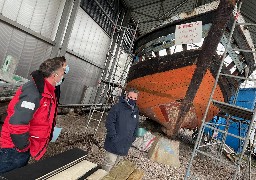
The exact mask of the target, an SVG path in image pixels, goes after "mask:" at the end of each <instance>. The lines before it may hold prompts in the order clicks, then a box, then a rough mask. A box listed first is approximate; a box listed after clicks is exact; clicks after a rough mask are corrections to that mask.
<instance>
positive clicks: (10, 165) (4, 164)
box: [0, 148, 30, 174]
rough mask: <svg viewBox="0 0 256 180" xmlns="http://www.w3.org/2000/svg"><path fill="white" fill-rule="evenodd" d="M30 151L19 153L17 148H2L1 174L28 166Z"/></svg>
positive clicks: (0, 158) (0, 154)
mask: <svg viewBox="0 0 256 180" xmlns="http://www.w3.org/2000/svg"><path fill="white" fill-rule="evenodd" d="M29 158H30V153H29V151H27V152H18V151H17V150H16V149H15V148H0V174H3V173H6V172H8V171H11V170H13V169H17V168H20V167H23V166H26V165H27V164H28V161H29Z"/></svg>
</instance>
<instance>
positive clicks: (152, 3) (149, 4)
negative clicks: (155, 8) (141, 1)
mask: <svg viewBox="0 0 256 180" xmlns="http://www.w3.org/2000/svg"><path fill="white" fill-rule="evenodd" d="M162 1H163V0H160V1H156V2H151V3H148V4H145V5H141V6H138V7H135V8H132V9H131V10H132V11H134V10H136V9H140V8H143V7H146V6H151V5H154V4H158V3H160V2H162Z"/></svg>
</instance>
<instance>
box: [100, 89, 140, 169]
mask: <svg viewBox="0 0 256 180" xmlns="http://www.w3.org/2000/svg"><path fill="white" fill-rule="evenodd" d="M137 99H138V91H137V90H136V89H129V90H128V91H126V96H125V97H123V98H120V100H119V103H117V104H115V105H114V106H113V107H112V108H111V109H110V111H109V113H108V116H107V120H106V124H105V125H106V128H107V135H106V139H105V143H104V148H105V150H106V157H105V161H104V164H103V169H105V170H106V171H110V169H111V168H112V167H113V166H114V165H115V164H117V163H118V162H119V161H120V159H121V158H122V156H126V155H127V154H128V151H129V148H130V147H131V145H132V143H133V142H134V140H135V139H136V131H137V128H138V124H139V110H138V107H137V106H136V101H137Z"/></svg>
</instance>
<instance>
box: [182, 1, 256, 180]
mask: <svg viewBox="0 0 256 180" xmlns="http://www.w3.org/2000/svg"><path fill="white" fill-rule="evenodd" d="M241 6H242V1H239V2H238V3H237V12H236V15H239V14H240V9H241ZM241 25H250V26H252V25H254V26H255V25H256V24H249V23H239V22H238V20H237V17H236V18H235V20H234V23H233V26H232V29H231V31H230V35H229V39H228V41H227V44H226V47H225V51H224V54H223V56H222V60H221V64H220V67H219V70H218V73H217V76H216V79H215V83H214V86H213V89H212V92H211V95H210V98H209V101H208V104H207V107H206V110H205V113H204V117H203V119H202V125H201V127H200V130H199V133H198V136H197V140H196V143H195V146H194V150H193V152H192V157H191V159H190V161H189V164H188V167H187V170H186V174H185V178H184V179H185V180H186V179H194V178H196V177H194V176H196V175H195V174H193V171H192V169H193V163H194V162H193V160H194V159H195V157H196V156H197V155H198V154H201V155H204V156H206V157H209V158H211V159H212V160H213V161H211V162H212V163H216V165H223V164H224V165H227V166H228V167H231V168H232V169H233V170H234V173H233V174H232V178H233V179H238V178H240V177H241V176H242V174H243V177H245V176H247V177H248V178H247V179H251V155H252V153H253V151H254V144H255V142H254V141H255V118H256V113H255V112H256V108H255V106H254V107H253V110H251V109H247V108H243V107H241V106H238V105H237V104H236V99H237V94H238V91H239V87H238V89H237V90H236V92H235V93H234V96H233V97H232V98H231V99H230V100H229V102H228V103H227V102H220V101H217V100H215V99H213V96H214V92H215V90H216V87H217V83H218V80H219V77H220V76H224V77H225V78H232V79H233V80H238V81H240V82H241V81H245V82H247V81H255V80H254V78H252V79H251V78H249V77H248V75H245V77H242V76H239V75H230V74H226V73H223V71H222V70H223V64H224V60H225V58H226V55H227V53H228V51H230V50H232V51H239V52H250V53H255V51H253V50H251V51H249V50H243V49H235V48H232V47H231V40H232V35H233V32H234V30H235V27H236V26H241ZM244 70H245V71H248V69H246V68H245V69H244ZM253 104H254V105H255V101H254V102H253ZM210 106H215V107H217V108H218V109H219V110H220V112H222V115H223V114H224V116H225V118H226V123H225V124H221V125H220V124H218V125H216V124H214V123H211V122H206V117H207V114H208V111H209V109H210ZM220 117H221V116H220ZM231 120H233V121H231ZM234 121H236V122H239V124H241V123H244V124H246V126H247V128H246V130H245V133H244V134H241V133H240V132H239V134H238V135H237V134H234V133H232V132H230V131H229V127H230V125H231V123H232V122H234ZM217 126H223V127H222V128H218V127H217ZM240 127H241V126H240ZM240 127H239V128H240ZM207 128H208V129H210V130H211V131H212V132H214V133H213V135H212V138H216V137H217V135H221V136H219V137H221V138H219V139H217V138H216V139H214V141H212V142H211V143H205V142H204V136H205V133H204V132H205V130H206V129H207ZM253 134H254V137H253V138H252V139H253V142H250V138H251V136H252V135H253ZM227 136H231V137H233V138H237V139H239V142H240V146H241V152H238V153H236V154H235V155H234V156H232V157H233V159H232V158H231V157H229V158H230V159H229V160H227V159H226V158H225V156H224V154H226V155H227V153H228V151H229V150H230V149H229V147H228V146H227V145H226V144H225V142H226V138H227ZM207 148H208V149H207ZM209 149H210V151H209ZM245 155H246V156H245ZM244 164H245V165H246V166H244ZM242 167H247V168H242Z"/></svg>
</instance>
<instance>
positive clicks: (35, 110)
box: [0, 72, 57, 160]
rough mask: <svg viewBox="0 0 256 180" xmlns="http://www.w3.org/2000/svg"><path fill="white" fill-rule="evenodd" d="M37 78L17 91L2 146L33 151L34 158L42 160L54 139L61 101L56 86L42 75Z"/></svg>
mask: <svg viewBox="0 0 256 180" xmlns="http://www.w3.org/2000/svg"><path fill="white" fill-rule="evenodd" d="M37 73H38V72H37ZM37 75H40V74H37ZM32 76H33V74H32ZM33 78H34V79H33V80H32V81H29V82H28V83H26V84H24V85H23V86H22V87H20V88H19V89H18V90H17V92H16V94H15V96H14V97H13V99H12V100H11V102H10V104H9V106H8V109H7V113H8V115H7V117H6V119H5V121H4V124H3V127H2V132H1V137H0V147H1V148H16V149H17V150H18V151H20V152H24V151H27V150H28V149H29V150H30V154H31V156H32V157H34V158H35V159H36V160H39V159H40V158H41V157H42V156H43V155H44V153H45V152H46V148H47V145H48V143H49V141H50V139H51V135H52V132H53V128H54V126H55V116H56V114H55V113H56V107H57V102H56V97H55V92H54V91H55V87H54V86H52V85H51V84H50V83H49V82H48V81H46V80H44V79H42V76H41V77H40V76H33Z"/></svg>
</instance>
